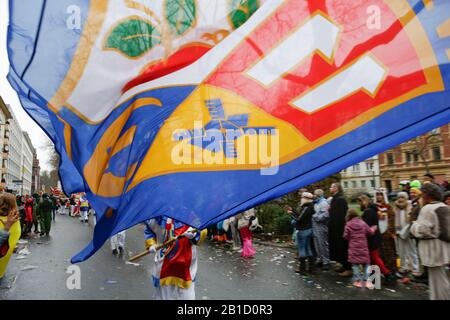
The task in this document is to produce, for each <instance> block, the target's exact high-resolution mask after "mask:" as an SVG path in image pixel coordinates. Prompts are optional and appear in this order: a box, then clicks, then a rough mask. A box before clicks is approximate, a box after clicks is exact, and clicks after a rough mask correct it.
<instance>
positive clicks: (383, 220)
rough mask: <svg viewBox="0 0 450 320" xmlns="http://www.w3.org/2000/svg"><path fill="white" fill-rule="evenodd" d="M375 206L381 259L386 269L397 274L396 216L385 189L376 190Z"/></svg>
mask: <svg viewBox="0 0 450 320" xmlns="http://www.w3.org/2000/svg"><path fill="white" fill-rule="evenodd" d="M375 205H376V206H377V209H378V211H377V213H378V227H379V229H380V233H381V258H382V259H383V261H384V263H385V265H386V267H387V268H388V269H389V270H391V272H392V273H393V274H395V270H396V269H397V253H396V245H395V235H396V234H395V214H394V210H393V209H392V207H391V205H390V204H389V200H388V197H387V191H386V189H384V188H381V189H378V190H375Z"/></svg>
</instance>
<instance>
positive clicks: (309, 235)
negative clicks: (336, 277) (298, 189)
mask: <svg viewBox="0 0 450 320" xmlns="http://www.w3.org/2000/svg"><path fill="white" fill-rule="evenodd" d="M313 200H314V199H313V195H312V194H311V193H309V192H303V193H302V198H301V202H300V206H299V208H297V209H296V210H294V211H293V212H289V211H288V213H291V214H292V218H293V220H292V223H293V224H294V225H295V228H296V229H297V230H298V232H297V246H298V256H299V266H298V268H297V269H296V270H295V272H297V273H300V274H306V272H307V270H308V272H310V273H313V272H314V266H315V262H314V255H313V251H312V247H311V245H312V242H313V229H312V216H313V215H314V213H315V212H314V204H313ZM306 264H308V268H307V267H306Z"/></svg>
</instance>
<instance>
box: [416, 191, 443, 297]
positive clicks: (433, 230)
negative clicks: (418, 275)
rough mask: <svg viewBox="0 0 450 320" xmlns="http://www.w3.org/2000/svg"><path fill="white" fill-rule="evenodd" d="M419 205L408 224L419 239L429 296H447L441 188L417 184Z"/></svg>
mask: <svg viewBox="0 0 450 320" xmlns="http://www.w3.org/2000/svg"><path fill="white" fill-rule="evenodd" d="M421 191H422V202H423V205H424V206H423V208H422V209H421V210H420V214H419V217H418V219H417V221H415V222H414V223H413V224H412V226H411V234H412V235H413V236H415V237H416V238H418V239H419V255H420V259H421V262H422V264H423V265H424V266H426V267H427V269H428V282H429V288H430V299H431V300H450V282H449V278H448V276H447V273H446V270H445V268H446V266H447V265H448V264H449V263H450V208H449V207H448V206H447V205H446V204H444V203H443V202H442V199H443V192H442V189H441V188H440V187H439V186H437V185H436V184H433V183H427V184H424V185H423V186H422V188H421Z"/></svg>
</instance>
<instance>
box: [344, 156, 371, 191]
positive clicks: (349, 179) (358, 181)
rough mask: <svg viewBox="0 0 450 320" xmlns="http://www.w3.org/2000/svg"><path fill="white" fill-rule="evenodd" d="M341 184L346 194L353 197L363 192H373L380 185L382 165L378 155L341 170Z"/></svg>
mask: <svg viewBox="0 0 450 320" xmlns="http://www.w3.org/2000/svg"><path fill="white" fill-rule="evenodd" d="M340 173H341V184H342V186H343V187H344V192H345V195H346V196H348V197H353V196H355V195H357V194H360V193H362V192H367V193H373V191H374V190H375V189H376V188H379V187H380V165H379V159H378V156H374V157H372V158H369V159H367V160H364V161H363V162H360V163H357V164H355V165H353V166H351V167H349V168H347V169H344V170H342V171H341V172H340Z"/></svg>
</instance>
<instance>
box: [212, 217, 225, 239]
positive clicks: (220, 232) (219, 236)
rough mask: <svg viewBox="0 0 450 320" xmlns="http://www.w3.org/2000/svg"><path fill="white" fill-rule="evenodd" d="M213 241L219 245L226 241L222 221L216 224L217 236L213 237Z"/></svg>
mask: <svg viewBox="0 0 450 320" xmlns="http://www.w3.org/2000/svg"><path fill="white" fill-rule="evenodd" d="M214 240H215V241H217V242H219V243H221V242H225V241H226V240H227V235H226V232H225V230H224V229H223V221H219V222H217V234H216V235H215V236H214Z"/></svg>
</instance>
